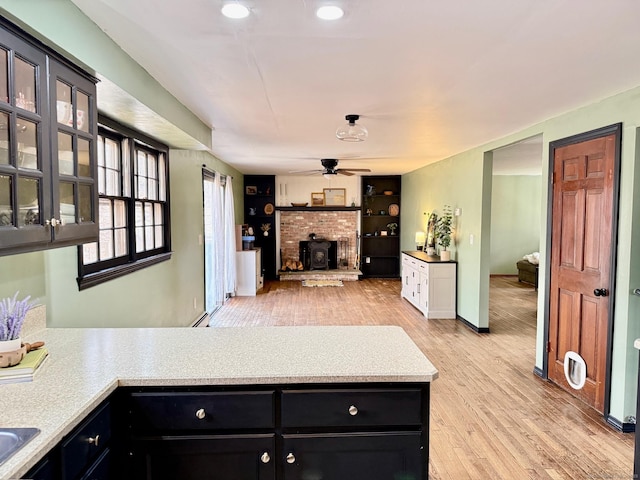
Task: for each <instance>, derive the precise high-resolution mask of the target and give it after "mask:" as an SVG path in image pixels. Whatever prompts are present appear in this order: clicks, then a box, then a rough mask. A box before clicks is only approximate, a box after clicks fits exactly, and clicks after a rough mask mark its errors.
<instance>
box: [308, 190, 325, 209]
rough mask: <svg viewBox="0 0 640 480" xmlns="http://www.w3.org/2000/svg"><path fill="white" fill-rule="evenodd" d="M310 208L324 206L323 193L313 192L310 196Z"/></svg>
mask: <svg viewBox="0 0 640 480" xmlns="http://www.w3.org/2000/svg"><path fill="white" fill-rule="evenodd" d="M311 206H312V207H322V206H324V192H313V193H312V194H311Z"/></svg>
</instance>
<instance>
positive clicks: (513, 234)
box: [489, 175, 542, 275]
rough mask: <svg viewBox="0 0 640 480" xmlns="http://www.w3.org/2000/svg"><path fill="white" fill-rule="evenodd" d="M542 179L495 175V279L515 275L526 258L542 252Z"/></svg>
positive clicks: (492, 229) (530, 176) (493, 262)
mask: <svg viewBox="0 0 640 480" xmlns="http://www.w3.org/2000/svg"><path fill="white" fill-rule="evenodd" d="M541 182H542V177H540V175H494V176H493V178H492V188H491V264H490V268H489V271H490V273H491V274H492V275H515V274H517V273H518V269H517V267H516V262H517V261H519V260H521V259H522V256H523V255H526V254H528V253H531V252H538V251H540V214H541V212H540V210H541V199H540V190H541Z"/></svg>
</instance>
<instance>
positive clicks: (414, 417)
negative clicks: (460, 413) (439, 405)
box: [282, 389, 422, 428]
mask: <svg viewBox="0 0 640 480" xmlns="http://www.w3.org/2000/svg"><path fill="white" fill-rule="evenodd" d="M421 408H422V402H421V392H420V390H418V389H395V390H378V389H376V390H285V391H283V392H282V426H283V427H284V428H286V427H349V426H376V425H420V423H421Z"/></svg>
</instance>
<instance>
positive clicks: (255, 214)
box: [244, 175, 277, 280]
mask: <svg viewBox="0 0 640 480" xmlns="http://www.w3.org/2000/svg"><path fill="white" fill-rule="evenodd" d="M275 190H276V177H275V175H245V177H244V223H245V224H247V225H249V226H251V227H253V230H254V234H255V237H256V239H255V242H254V245H255V246H256V247H260V248H261V249H262V268H263V270H264V276H265V278H266V279H268V280H275V278H276V274H277V269H276V230H277V228H276V224H275V222H276V210H275V206H276V192H275ZM264 230H266V231H267V234H266V235H265V231H264Z"/></svg>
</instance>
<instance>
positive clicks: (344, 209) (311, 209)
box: [276, 206, 362, 212]
mask: <svg viewBox="0 0 640 480" xmlns="http://www.w3.org/2000/svg"><path fill="white" fill-rule="evenodd" d="M276 210H282V211H283V212H358V211H360V210H362V208H361V207H339V206H323V207H276Z"/></svg>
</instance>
